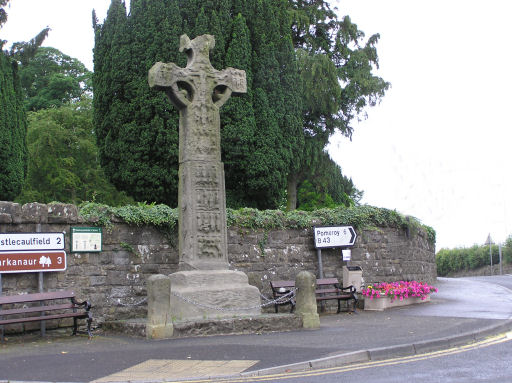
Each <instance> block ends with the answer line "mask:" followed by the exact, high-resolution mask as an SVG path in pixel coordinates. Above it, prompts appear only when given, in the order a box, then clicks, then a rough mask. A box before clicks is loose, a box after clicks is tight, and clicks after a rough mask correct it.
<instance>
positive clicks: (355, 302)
mask: <svg viewBox="0 0 512 383" xmlns="http://www.w3.org/2000/svg"><path fill="white" fill-rule="evenodd" d="M356 306H357V298H356V297H354V312H356Z"/></svg>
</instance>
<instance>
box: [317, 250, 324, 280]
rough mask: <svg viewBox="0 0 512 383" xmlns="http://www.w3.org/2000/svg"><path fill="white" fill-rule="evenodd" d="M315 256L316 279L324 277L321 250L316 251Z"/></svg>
mask: <svg viewBox="0 0 512 383" xmlns="http://www.w3.org/2000/svg"><path fill="white" fill-rule="evenodd" d="M316 255H317V257H318V278H320V279H322V278H323V277H324V266H323V264H322V249H316Z"/></svg>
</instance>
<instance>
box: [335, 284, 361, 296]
mask: <svg viewBox="0 0 512 383" xmlns="http://www.w3.org/2000/svg"><path fill="white" fill-rule="evenodd" d="M337 287H338V289H340V290H341V291H345V290H348V291H349V292H350V293H351V294H355V293H356V291H357V290H356V288H355V287H354V286H353V285H350V286H347V287H342V286H339V285H338V286H337Z"/></svg>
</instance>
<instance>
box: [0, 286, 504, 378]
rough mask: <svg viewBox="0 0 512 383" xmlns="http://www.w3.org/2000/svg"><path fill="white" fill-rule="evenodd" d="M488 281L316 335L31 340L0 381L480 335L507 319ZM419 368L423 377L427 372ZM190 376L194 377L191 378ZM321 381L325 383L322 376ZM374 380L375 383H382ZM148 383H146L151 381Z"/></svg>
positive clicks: (335, 323) (336, 319) (3, 351)
mask: <svg viewBox="0 0 512 383" xmlns="http://www.w3.org/2000/svg"><path fill="white" fill-rule="evenodd" d="M486 278H490V279H486ZM486 278H464V279H450V278H440V279H439V280H438V282H437V283H436V286H437V287H438V288H439V289H440V291H439V293H438V294H434V295H433V297H432V301H431V302H430V303H428V304H424V305H423V304H422V305H414V306H405V307H402V308H397V309H391V310H386V311H384V312H367V311H361V312H359V313H358V314H356V315H349V314H347V313H342V314H339V315H328V316H326V317H323V318H322V321H321V322H322V326H321V328H320V329H318V330H314V331H292V332H284V333H272V334H261V335H256V334H253V335H239V336H237V335H232V336H215V337H205V338H186V339H171V340H162V341H147V340H145V339H140V338H130V337H113V336H102V335H101V334H97V335H96V336H95V337H94V338H93V339H92V340H91V341H89V340H88V339H87V337H69V331H67V332H65V334H66V335H65V336H63V335H62V334H61V335H60V336H56V337H55V338H51V337H50V338H41V337H39V336H38V335H37V334H36V335H35V336H34V337H33V339H30V340H25V341H23V342H21V343H19V344H16V343H15V342H12V340H10V341H8V342H6V344H3V345H0V381H2V380H3V379H5V380H9V379H10V380H16V381H46V382H55V381H57V382H88V381H91V380H93V379H99V378H101V377H105V376H107V375H110V374H112V373H114V372H117V371H122V370H124V369H127V368H130V367H132V366H134V365H138V364H140V363H144V362H145V361H147V360H155V359H169V360H171V359H172V360H185V361H186V360H224V361H229V360H254V361H257V363H256V364H254V366H253V367H251V368H250V369H249V370H250V371H252V370H255V369H263V368H269V367H274V366H282V365H286V364H290V363H297V362H304V361H309V360H313V359H316V358H320V357H326V356H330V355H335V354H338V353H347V352H353V351H357V350H367V349H371V348H376V347H377V348H378V347H390V346H394V345H402V344H406V343H415V342H421V341H423V340H429V339H438V338H444V337H450V336H454V335H459V334H464V333H466V332H471V331H479V329H481V328H485V327H486V326H489V325H493V324H499V323H504V322H507V321H508V320H509V319H511V318H512V291H511V289H508V288H507V287H506V286H510V285H512V276H502V277H501V276H500V277H497V276H496V277H486ZM510 343H512V342H508V343H507V345H505V344H504V345H503V347H504V348H503V349H500V348H499V347H500V346H496V347H498V350H499V351H497V352H496V355H494V354H489V360H496V361H497V365H498V366H500V369H502V368H501V364H500V363H501V362H500V360H501V359H500V356H499V352H506V353H508V354H509V355H510V352H511V351H512V350H511V349H510V345H509V344H510ZM505 347H508V348H505ZM489 349H494V346H492V347H489ZM485 352H487V351H485ZM466 355H467V356H466V359H467V360H472V359H471V358H473V354H471V353H470V352H469V351H468V353H467V354H466ZM477 355H478V354H477ZM454 357H455V356H454ZM443 360H444V359H443ZM449 360H451V359H449ZM475 360H478V363H475ZM440 361H441V358H437V359H436V360H433V361H432V363H440ZM443 363H444V362H443ZM447 363H448V362H447ZM454 363H456V362H454ZM471 363H472V364H474V365H479V366H482V364H481V362H480V359H473V360H472V362H470V363H469V364H470V365H471ZM448 365H449V363H448ZM395 367H396V368H398V365H397V366H393V367H392V368H388V369H386V368H383V369H382V371H385V372H381V373H380V374H381V375H382V376H387V375H389V373H390V371H392V370H394V369H395ZM400 368H401V367H400ZM418 368H419V369H420V370H421V371H423V368H429V367H428V366H425V367H423V366H421V367H418ZM485 368H487V367H485ZM502 370H504V371H508V370H506V369H502ZM411 371H412V370H411ZM191 373H192V375H191V376H194V375H193V374H194V371H191ZM346 373H348V372H346ZM350 373H355V372H350ZM409 373H412V372H409ZM496 373H497V372H496ZM506 373H509V372H506ZM378 374H379V373H378ZM404 374H405V372H404ZM446 374H448V372H447V373H446ZM382 376H381V377H382ZM340 377H342V380H336V381H337V382H340V381H341V382H345V381H346V382H352V381H364V380H359V379H355V380H352V378H350V379H348V378H347V379H346V378H345V377H344V375H343V376H342V375H340ZM381 377H380V378H381ZM380 378H379V379H380ZM323 379H330V378H329V377H328V376H327V375H326V376H324V378H323ZM361 379H365V378H364V377H362V378H361ZM379 379H377V380H376V381H379V382H380V380H379ZM395 379H397V376H395ZM169 380H170V379H169ZM400 380H402V379H400ZM146 381H150V377H149V376H148V377H146ZM306 381H311V380H306ZM322 381H323V382H324V381H326V380H322ZM374 381H375V380H374ZM389 381H390V382H395V381H399V380H389ZM431 381H435V380H431ZM497 381H499V380H497ZM501 381H503V380H501ZM505 381H507V380H505ZM509 381H512V379H510V380H509Z"/></svg>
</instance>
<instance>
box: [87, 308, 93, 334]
mask: <svg viewBox="0 0 512 383" xmlns="http://www.w3.org/2000/svg"><path fill="white" fill-rule="evenodd" d="M91 323H92V316H91V313H89V317H88V318H87V334H88V335H89V339H91V338H92V333H91Z"/></svg>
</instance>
